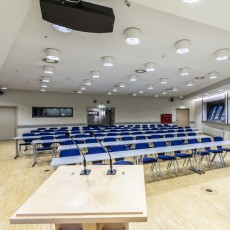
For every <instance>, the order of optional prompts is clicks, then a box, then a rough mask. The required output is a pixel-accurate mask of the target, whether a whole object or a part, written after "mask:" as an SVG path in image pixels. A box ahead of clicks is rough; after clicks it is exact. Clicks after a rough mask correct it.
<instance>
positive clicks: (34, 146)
mask: <svg viewBox="0 0 230 230" xmlns="http://www.w3.org/2000/svg"><path fill="white" fill-rule="evenodd" d="M33 154H34V162H33V164H32V167H34V166H35V165H36V164H37V161H38V157H37V151H36V144H33Z"/></svg>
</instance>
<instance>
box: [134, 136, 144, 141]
mask: <svg viewBox="0 0 230 230" xmlns="http://www.w3.org/2000/svg"><path fill="white" fill-rule="evenodd" d="M145 139H146V136H136V140H145Z"/></svg>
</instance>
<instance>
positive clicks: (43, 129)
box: [37, 128, 46, 131]
mask: <svg viewBox="0 0 230 230" xmlns="http://www.w3.org/2000/svg"><path fill="white" fill-rule="evenodd" d="M37 130H39V131H45V130H46V128H38V129H37Z"/></svg>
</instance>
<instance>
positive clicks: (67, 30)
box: [53, 24, 72, 33]
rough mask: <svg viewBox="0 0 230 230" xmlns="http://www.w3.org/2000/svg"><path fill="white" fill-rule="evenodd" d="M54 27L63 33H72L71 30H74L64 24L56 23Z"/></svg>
mask: <svg viewBox="0 0 230 230" xmlns="http://www.w3.org/2000/svg"><path fill="white" fill-rule="evenodd" d="M53 28H54V29H55V30H57V31H59V32H62V33H70V32H72V30H71V29H69V28H66V27H64V26H59V25H55V24H54V25H53Z"/></svg>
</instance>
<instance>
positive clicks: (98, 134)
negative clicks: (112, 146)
mask: <svg viewBox="0 0 230 230" xmlns="http://www.w3.org/2000/svg"><path fill="white" fill-rule="evenodd" d="M95 136H96V137H103V136H104V134H103V133H95Z"/></svg>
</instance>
